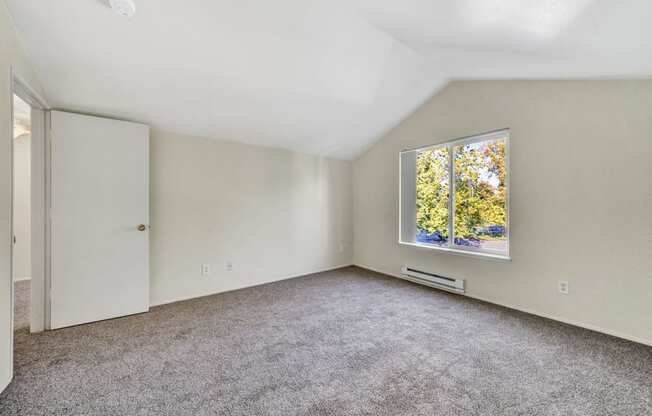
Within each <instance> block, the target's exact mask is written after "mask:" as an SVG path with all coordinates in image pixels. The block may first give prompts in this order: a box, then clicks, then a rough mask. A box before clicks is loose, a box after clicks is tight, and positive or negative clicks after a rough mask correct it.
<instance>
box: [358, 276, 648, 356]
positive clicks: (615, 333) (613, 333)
mask: <svg viewBox="0 0 652 416" xmlns="http://www.w3.org/2000/svg"><path fill="white" fill-rule="evenodd" d="M353 265H354V266H356V267H360V268H361V269H366V270H370V271H372V272H376V273H380V274H384V275H386V276H390V277H397V278H399V279H401V280H406V279H403V278H402V277H401V276H400V274H396V273H391V272H388V271H385V270H380V269H377V268H375V267H370V266H366V265H364V264H355V263H354V264H353ZM435 289H436V288H435ZM437 290H439V289H437ZM462 296H466V297H469V298H472V299H477V300H481V301H483V302H487V303H491V304H493V305H498V306H502V307H505V308H509V309H514V310H516V311H519V312H525V313H528V314H530V315H536V316H540V317H542V318H546V319H552V320H553V321H557V322H562V323H565V324H568V325H573V326H577V327H580V328H584V329H588V330H591V331H594V332H600V333H602V334H606V335H611V336H613V337H616V338H622V339H624V340H627V341H632V342H636V343H639V344H643V345H648V346H651V347H652V340H649V339H644V338H639V337H635V336H632V335H628V334H624V333H622V332H618V331H613V330H611V329H605V328H602V327H600V326H597V325H592V324H586V323H583V322H578V321H574V320H572V319H566V318H563V317H560V316H556V315H552V314H549V313H544V312H539V311H536V310H534V309H529V308H524V307H521V306H514V305H510V304H507V303H503V302H497V301H495V300H492V299H489V298H485V297H482V296H478V295H474V294H470V293H466V294H463V295H462Z"/></svg>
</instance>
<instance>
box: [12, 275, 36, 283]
mask: <svg viewBox="0 0 652 416" xmlns="http://www.w3.org/2000/svg"><path fill="white" fill-rule="evenodd" d="M25 280H32V278H31V277H29V276H26V277H14V282H23V281H25Z"/></svg>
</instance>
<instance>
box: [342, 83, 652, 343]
mask: <svg viewBox="0 0 652 416" xmlns="http://www.w3.org/2000/svg"><path fill="white" fill-rule="evenodd" d="M506 127H509V128H510V129H511V139H510V153H511V158H510V161H511V190H510V191H511V192H510V199H511V221H510V225H511V256H512V261H511V262H504V263H501V262H492V261H487V260H483V259H476V258H469V257H461V256H456V255H452V254H450V253H441V252H437V251H433V250H428V249H420V248H414V247H404V246H400V245H399V244H398V243H397V240H398V237H397V235H398V177H399V175H398V153H399V151H401V150H403V149H407V148H415V147H419V146H423V145H428V144H434V143H439V142H446V141H449V140H451V139H455V138H458V137H463V136H468V135H471V134H475V133H480V132H486V131H491V130H496V129H501V128H506ZM651 161H652V81H650V80H631V81H468V82H453V83H451V84H450V85H449V86H448V87H447V88H445V89H444V90H443V91H441V92H440V93H439V94H437V95H435V96H434V97H433V98H432V99H431V100H430V101H429V102H428V103H426V104H425V105H424V106H423V107H421V108H420V109H419V110H418V111H417V112H416V113H414V114H413V115H412V116H411V117H409V118H408V119H407V120H405V121H404V122H403V123H402V124H400V125H399V126H398V127H396V128H395V129H393V130H392V131H391V132H390V133H389V134H387V135H386V136H385V137H384V138H383V139H382V140H381V141H380V142H379V143H378V144H376V145H375V146H374V147H373V148H371V149H370V150H369V151H368V152H366V153H365V154H364V155H363V156H361V157H360V158H359V159H358V160H357V161H355V163H354V212H355V213H354V224H355V232H354V235H355V245H354V247H355V249H354V262H355V263H356V264H359V265H362V266H365V267H370V268H374V269H377V270H381V271H385V272H388V273H390V274H398V273H400V267H401V265H402V264H408V265H411V266H413V267H416V268H418V269H423V270H427V271H431V272H434V273H438V274H441V275H445V276H454V277H461V278H465V279H467V285H468V293H469V294H470V295H471V296H476V297H479V298H483V299H486V300H489V301H491V302H497V303H500V304H504V305H508V306H512V307H516V308H519V309H522V310H526V311H530V312H534V313H538V314H542V315H546V316H550V317H554V318H557V319H561V320H565V321H568V322H572V323H576V324H581V325H584V326H587V327H591V328H595V329H599V330H601V331H605V332H609V333H612V334H617V335H619V336H624V337H627V338H630V339H634V340H638V341H641V342H645V343H649V344H652V297H651V294H652V238H650V230H651V229H652V215H650V212H652V187H651V186H650V178H651V177H652V163H651ZM559 280H567V281H569V282H570V294H568V295H562V294H560V293H559V292H558V290H557V287H558V281H559Z"/></svg>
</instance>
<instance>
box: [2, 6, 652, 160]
mask: <svg viewBox="0 0 652 416" xmlns="http://www.w3.org/2000/svg"><path fill="white" fill-rule="evenodd" d="M5 1H6V3H7V5H8V7H9V11H10V13H11V15H12V17H13V20H14V23H15V25H16V28H17V31H18V34H19V38H20V40H21V42H22V43H23V48H24V49H25V50H26V52H27V55H28V57H29V59H30V60H31V62H32V64H33V65H34V67H35V69H36V72H37V74H38V75H39V77H40V79H41V81H42V83H43V86H44V88H45V92H46V95H47V97H48V99H49V101H50V104H51V105H52V106H53V107H56V108H62V109H68V110H74V111H82V112H90V113H96V114H102V115H106V116H112V117H118V118H126V119H131V120H137V121H142V122H145V123H148V124H151V125H152V126H153V127H155V128H159V129H163V130H168V131H172V132H178V133H184V134H188V135H194V136H201V137H207V138H215V139H224V140H233V141H240V142H245V143H251V144H257V145H264V146H273V147H280V148H286V149H290V150H296V151H300V152H306V153H314V154H320V155H325V156H333V157H338V158H345V159H351V158H355V157H356V156H357V155H359V154H360V153H361V152H362V151H364V149H366V148H368V147H369V146H370V145H371V144H372V143H373V142H374V141H376V140H378V139H379V138H380V137H381V136H382V134H383V133H384V132H386V131H387V130H388V129H390V128H391V127H393V126H395V125H396V124H397V123H399V122H400V121H401V120H402V119H404V118H405V117H407V116H408V115H409V114H410V113H411V112H412V111H414V110H415V109H416V108H418V106H419V105H421V104H422V103H423V102H424V101H425V100H427V99H428V98H429V97H430V96H431V95H432V94H433V93H435V92H436V91H437V90H438V89H440V88H441V87H442V86H443V85H445V84H446V83H447V82H448V80H450V79H454V78H482V79H486V78H587V77H588V78H592V77H645V76H649V75H652V42H650V39H652V24H650V21H652V19H651V18H652V2H650V1H649V0H618V1H614V0H401V1H396V0H392V1H390V0H348V1H346V0H275V1H269V0H237V1H233V0H184V1H178V0H177V1H173V0H135V2H136V7H137V11H136V14H135V16H134V17H132V18H125V17H122V16H119V15H117V14H115V13H113V11H112V10H111V9H110V8H109V7H108V4H107V3H108V2H107V1H106V0H66V1H60V0H59V1H57V0H5Z"/></svg>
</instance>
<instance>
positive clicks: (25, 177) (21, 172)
mask: <svg viewBox="0 0 652 416" xmlns="http://www.w3.org/2000/svg"><path fill="white" fill-rule="evenodd" d="M29 150H30V135H29V134H22V135H20V136H18V137H17V138H16V139H14V218H13V219H14V235H15V236H16V244H14V251H13V259H14V263H13V276H14V280H23V279H29V278H30V277H31V276H32V274H31V272H30V270H31V268H32V265H31V255H30V253H31V250H30V247H31V234H30V229H31V227H30V222H31V221H30V217H31V211H30V196H31V187H32V183H31V182H30V168H31V160H30V156H31V155H30V151H29Z"/></svg>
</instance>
